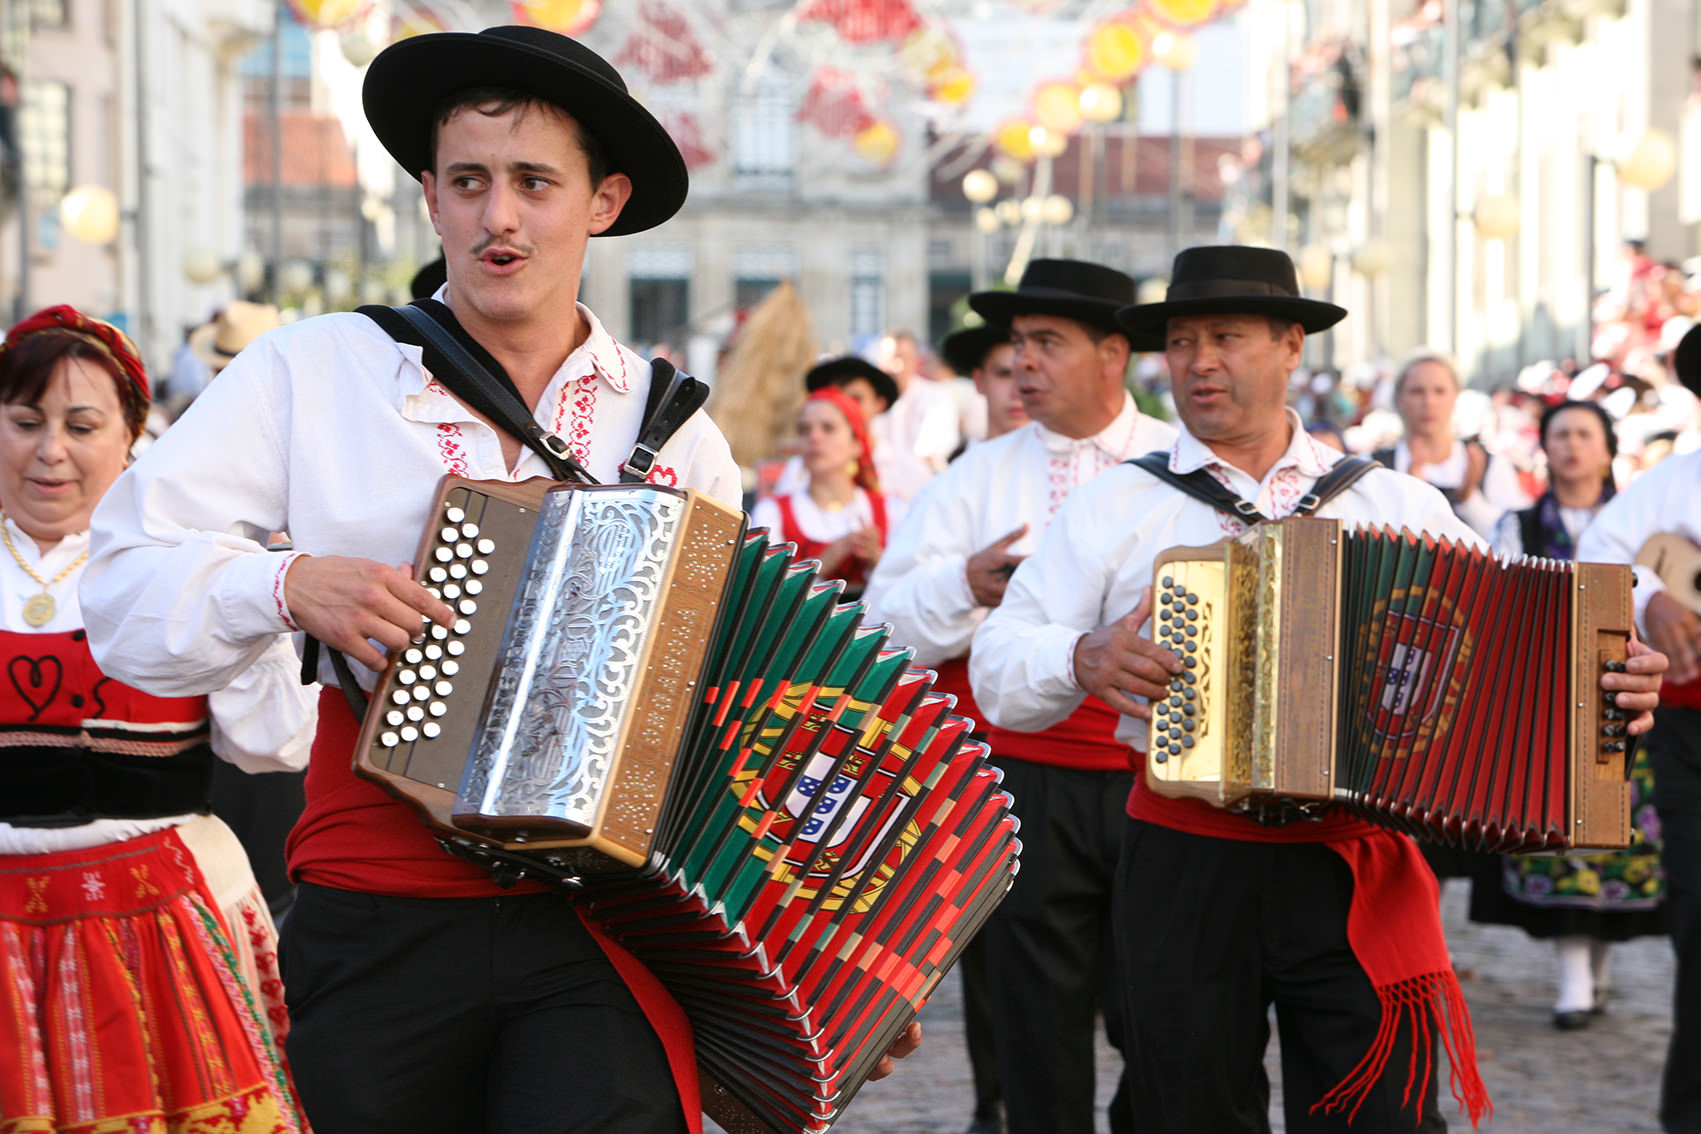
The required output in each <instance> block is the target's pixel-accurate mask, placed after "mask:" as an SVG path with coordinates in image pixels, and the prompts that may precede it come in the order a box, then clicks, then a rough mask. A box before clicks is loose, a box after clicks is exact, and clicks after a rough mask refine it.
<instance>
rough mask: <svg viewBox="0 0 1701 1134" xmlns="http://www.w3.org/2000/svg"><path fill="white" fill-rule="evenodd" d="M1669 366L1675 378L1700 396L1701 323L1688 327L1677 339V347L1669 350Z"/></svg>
mask: <svg viewBox="0 0 1701 1134" xmlns="http://www.w3.org/2000/svg"><path fill="white" fill-rule="evenodd" d="M1671 368H1672V373H1674V374H1675V375H1677V380H1678V381H1679V382H1682V383H1683V384H1684V385H1685V386H1687V387H1689V392H1690V393H1692V394H1694V395H1695V396H1696V397H1698V398H1701V324H1697V325H1696V326H1693V327H1691V328H1689V330H1687V331H1685V332H1684V333H1683V337H1682V338H1681V339H1679V340H1677V349H1676V350H1674V351H1672V352H1671Z"/></svg>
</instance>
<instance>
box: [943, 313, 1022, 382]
mask: <svg viewBox="0 0 1701 1134" xmlns="http://www.w3.org/2000/svg"><path fill="white" fill-rule="evenodd" d="M1009 343H1010V328H1009V327H1001V326H999V325H997V324H996V323H982V324H981V325H980V326H978V327H964V328H963V329H962V330H960V331H952V332H951V333H950V334H948V335H946V336H945V340H944V341H943V342H941V343H940V344H939V357H941V358H943V359H944V360H945V365H946V366H949V367H950V368H951V369H952V370H953V371H955V372H956V373H957V374H960V375H962V376H963V377H964V378H967V377H969V376H970V375H971V374H972V373H973V372H974V371H976V370H979V369H980V368H981V366H983V365H984V364H985V363H986V356H987V354H988V353H990V352H991V350H992V348H993V347H995V346H1000V345H1003V346H1008V345H1009Z"/></svg>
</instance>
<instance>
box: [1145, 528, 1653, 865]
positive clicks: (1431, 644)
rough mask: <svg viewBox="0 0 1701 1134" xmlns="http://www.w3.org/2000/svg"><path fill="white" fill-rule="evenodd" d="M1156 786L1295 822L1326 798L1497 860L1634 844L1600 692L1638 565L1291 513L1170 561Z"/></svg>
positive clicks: (1163, 559)
mask: <svg viewBox="0 0 1701 1134" xmlns="http://www.w3.org/2000/svg"><path fill="white" fill-rule="evenodd" d="M1154 574H1155V586H1154V588H1153V603H1154V609H1155V614H1154V617H1153V631H1152V633H1153V638H1154V640H1155V641H1157V642H1159V643H1160V644H1164V645H1168V646H1169V647H1170V648H1171V649H1173V650H1174V651H1175V652H1176V653H1177V654H1178V655H1180V656H1181V657H1182V659H1183V664H1184V667H1185V668H1184V669H1183V671H1182V674H1181V676H1180V677H1178V678H1176V679H1175V680H1174V681H1173V682H1172V683H1171V687H1170V690H1169V692H1168V695H1167V696H1166V697H1164V698H1162V699H1161V700H1158V701H1154V702H1153V705H1152V709H1153V719H1152V722H1151V726H1150V727H1151V733H1150V739H1149V742H1148V752H1147V758H1146V777H1147V781H1148V783H1149V785H1150V786H1151V788H1152V789H1153V790H1154V791H1156V792H1158V793H1159V794H1163V795H1169V796H1188V797H1194V798H1200V799H1204V800H1205V801H1207V802H1209V803H1212V804H1214V805H1216V806H1218V807H1227V808H1234V809H1239V810H1245V811H1249V812H1252V813H1253V814H1255V815H1258V816H1260V817H1264V816H1276V817H1279V818H1287V819H1291V818H1293V817H1295V816H1302V815H1304V814H1305V813H1306V812H1307V811H1315V810H1316V809H1318V808H1320V807H1322V806H1324V805H1327V804H1339V805H1343V806H1345V807H1347V808H1349V809H1351V810H1353V811H1356V812H1357V813H1359V814H1361V815H1362V816H1364V817H1365V818H1367V819H1369V820H1370V821H1372V822H1375V823H1378V824H1381V825H1383V826H1386V827H1390V828H1393V829H1395V830H1400V831H1404V832H1406V833H1408V834H1411V835H1412V836H1414V837H1416V838H1419V839H1423V840H1426V841H1431V842H1439V843H1445V844H1448V845H1453V846H1458V847H1463V848H1466V849H1473V850H1484V851H1495V852H1501V853H1510V852H1529V851H1540V850H1553V849H1563V848H1569V847H1623V846H1625V845H1627V844H1628V843H1629V841H1630V818H1631V817H1630V787H1629V784H1628V783H1627V774H1628V767H1629V763H1630V756H1631V753H1630V751H1629V748H1630V744H1631V742H1630V740H1629V738H1628V737H1627V735H1626V721H1627V719H1628V717H1629V715H1630V714H1628V713H1627V712H1624V711H1622V710H1619V709H1616V708H1614V707H1613V706H1612V705H1611V704H1610V703H1609V702H1608V700H1607V696H1606V694H1605V691H1604V690H1602V689H1601V687H1600V677H1601V674H1602V673H1603V672H1606V671H1607V670H1608V669H1613V668H1622V666H1623V664H1624V661H1625V658H1626V656H1627V653H1628V642H1629V637H1630V633H1631V627H1632V622H1631V601H1630V587H1631V573H1630V568H1628V567H1620V566H1609V565H1604V564H1587V563H1569V562H1562V561H1559V560H1550V559H1536V558H1520V559H1514V560H1505V559H1500V558H1496V557H1495V556H1493V555H1490V554H1488V553H1487V552H1484V551H1481V550H1479V549H1477V548H1474V547H1469V546H1465V545H1461V544H1456V543H1453V542H1450V541H1448V540H1445V539H1435V538H1433V537H1430V536H1426V535H1416V534H1413V533H1411V532H1409V531H1392V530H1387V529H1380V530H1370V529H1361V530H1356V531H1355V530H1349V529H1346V528H1343V527H1342V525H1341V524H1340V522H1339V521H1335V520H1319V519H1306V518H1293V519H1287V520H1282V521H1280V522H1277V523H1269V524H1262V525H1259V526H1256V527H1254V528H1252V529H1250V530H1249V531H1248V532H1247V533H1246V534H1245V535H1243V536H1241V537H1239V538H1237V539H1231V540H1225V541H1223V542H1221V543H1218V544H1214V545H1211V546H1209V547H1202V548H1175V549H1172V550H1170V551H1168V552H1165V553H1164V554H1163V555H1160V556H1159V557H1158V559H1157V563H1156V566H1155V569H1154Z"/></svg>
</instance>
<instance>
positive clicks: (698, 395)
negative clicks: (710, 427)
mask: <svg viewBox="0 0 1701 1134" xmlns="http://www.w3.org/2000/svg"><path fill="white" fill-rule="evenodd" d="M708 398H709V386H708V383H706V382H699V381H697V379H695V378H693V377H691V375H689V374H687V373H685V372H684V371H682V370H677V369H675V368H674V365H673V363H671V362H669V361H668V360H667V359H665V358H658V359H654V360H652V361H651V363H650V392H649V394H648V396H646V397H645V399H644V424H643V425H642V426H641V427H640V428H639V430H638V443H637V444H636V445H634V446H633V447H632V455H631V456H630V457H628V458H626V463H625V464H623V465H621V466H620V482H621V483H622V484H638V483H641V482H642V481H643V480H644V479H645V478H647V477H648V476H649V475H650V470H651V469H652V468H654V467H655V463H656V454H657V453H659V452H661V449H662V446H663V445H666V444H667V442H668V439H669V438H670V437H672V436H673V435H674V434H675V433H677V432H679V427H680V426H682V425H684V424H685V422H686V421H687V420H688V419H689V418H690V417H691V415H692V414H694V413H696V412H697V410H698V409H700V408H701V407H702V405H703V403H704V402H705V401H707V400H708Z"/></svg>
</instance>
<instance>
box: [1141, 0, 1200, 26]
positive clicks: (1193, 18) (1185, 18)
mask: <svg viewBox="0 0 1701 1134" xmlns="http://www.w3.org/2000/svg"><path fill="white" fill-rule="evenodd" d="M1148 3H1150V4H1151V6H1152V11H1153V12H1155V13H1156V14H1157V15H1158V16H1159V17H1161V18H1162V19H1164V20H1167V21H1169V22H1170V23H1172V24H1175V25H1176V26H1177V27H1183V28H1193V27H1198V26H1199V25H1200V24H1202V23H1204V22H1205V21H1206V20H1209V19H1210V18H1211V17H1212V16H1214V15H1216V14H1217V0H1148Z"/></svg>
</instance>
